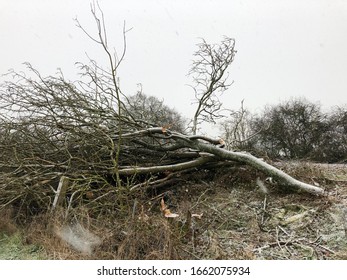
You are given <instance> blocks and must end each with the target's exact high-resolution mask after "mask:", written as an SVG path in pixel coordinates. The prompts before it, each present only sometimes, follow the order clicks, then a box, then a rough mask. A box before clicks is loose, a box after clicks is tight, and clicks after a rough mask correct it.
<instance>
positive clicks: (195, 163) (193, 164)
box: [118, 156, 215, 175]
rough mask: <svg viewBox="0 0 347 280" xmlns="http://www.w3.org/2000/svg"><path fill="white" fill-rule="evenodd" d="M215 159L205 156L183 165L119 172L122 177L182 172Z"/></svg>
mask: <svg viewBox="0 0 347 280" xmlns="http://www.w3.org/2000/svg"><path fill="white" fill-rule="evenodd" d="M213 159H215V157H214V156H204V157H200V158H197V159H195V160H192V161H188V162H183V163H177V164H170V165H161V166H151V167H137V166H134V167H129V168H123V169H119V170H118V172H119V174H120V175H134V174H146V173H158V172H164V171H182V170H186V169H189V168H194V167H198V166H201V165H202V164H204V163H207V162H209V161H212V160H213Z"/></svg>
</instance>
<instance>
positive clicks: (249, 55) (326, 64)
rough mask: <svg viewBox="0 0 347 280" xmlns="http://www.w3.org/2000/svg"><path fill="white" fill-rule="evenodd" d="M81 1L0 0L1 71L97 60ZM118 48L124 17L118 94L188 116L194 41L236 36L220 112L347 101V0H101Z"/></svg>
mask: <svg viewBox="0 0 347 280" xmlns="http://www.w3.org/2000/svg"><path fill="white" fill-rule="evenodd" d="M89 3H90V1H88V0H50V1H46V0H0V38H1V44H0V50H1V51H0V73H1V74H3V73H6V72H7V70H8V69H10V68H14V69H16V70H24V67H23V66H22V65H21V63H23V62H26V61H27V62H30V63H32V64H33V65H34V67H36V68H37V69H38V70H39V71H40V72H41V73H42V74H43V75H50V74H54V73H55V72H56V69H57V68H61V69H62V71H63V72H64V74H65V76H66V77H67V78H70V79H75V78H76V73H77V69H76V67H75V65H74V63H75V62H77V61H82V62H87V58H86V55H85V53H88V55H89V56H90V57H92V58H94V59H96V60H98V61H99V62H100V63H101V64H104V65H106V64H105V60H104V56H103V53H102V52H101V50H100V49H99V47H98V46H96V45H95V44H94V43H93V42H92V41H90V40H89V39H88V38H87V37H86V36H85V35H84V34H83V33H82V32H81V30H79V29H78V28H77V27H76V26H75V22H74V21H73V19H74V18H75V17H78V19H79V20H80V22H81V24H82V25H83V26H85V27H86V29H88V30H89V31H90V32H91V33H93V32H94V31H95V26H94V22H93V19H92V17H91V14H90V6H89ZM99 3H100V6H101V7H102V9H103V10H104V13H105V18H106V24H107V28H108V32H109V36H110V39H109V40H110V42H113V43H114V44H113V45H114V46H115V48H116V49H119V48H120V47H121V30H122V27H123V21H126V25H127V27H129V28H130V27H132V28H133V29H132V31H131V32H129V33H128V35H127V42H128V49H127V55H126V59H125V61H124V64H123V66H122V68H121V72H120V74H121V83H122V86H123V91H124V92H127V93H129V94H133V93H135V92H136V89H137V86H136V85H137V84H138V83H142V85H143V89H144V92H145V93H147V94H151V95H155V96H158V97H160V98H163V99H164V100H165V102H166V103H167V104H168V105H171V106H172V107H175V108H176V109H177V110H178V111H180V112H181V113H182V114H184V115H185V116H186V117H190V116H192V113H193V111H194V109H193V105H192V104H191V101H192V99H193V92H192V89H190V88H189V87H188V86H187V85H186V84H187V83H189V81H190V80H189V78H188V77H187V76H186V74H187V72H188V69H189V67H190V64H191V60H192V54H193V52H194V51H195V50H196V46H195V45H196V44H197V43H198V42H199V40H198V38H199V37H202V38H205V39H206V41H208V42H210V43H218V42H219V41H220V40H221V39H222V37H223V35H226V36H229V37H232V38H235V40H236V49H237V51H238V52H237V54H236V56H235V61H234V63H233V64H232V65H231V68H230V71H229V74H230V79H231V80H233V81H234V84H233V85H232V87H231V88H230V89H229V91H228V92H227V93H225V94H224V97H223V103H224V106H225V107H229V108H232V109H236V108H238V107H239V105H240V102H241V100H242V99H245V105H246V107H249V108H251V109H252V110H257V109H261V108H262V107H263V106H264V105H265V104H274V103H278V102H279V101H281V100H286V99H288V98H289V97H296V96H301V97H302V96H305V97H307V98H308V99H309V100H311V101H314V102H316V101H319V102H320V103H321V104H322V105H323V107H325V108H328V107H330V106H333V105H341V104H346V103H347V94H346V93H347V55H346V50H347V1H344V0H291V1H286V0H261V1H260V0H224V1H223V0H219V1H218V0H214V1H212V0H211V1H209V0H189V1H187V0H176V1H174V0H166V1H165V0H146V1H145V0H127V1H124V0H123V1H121V0H99Z"/></svg>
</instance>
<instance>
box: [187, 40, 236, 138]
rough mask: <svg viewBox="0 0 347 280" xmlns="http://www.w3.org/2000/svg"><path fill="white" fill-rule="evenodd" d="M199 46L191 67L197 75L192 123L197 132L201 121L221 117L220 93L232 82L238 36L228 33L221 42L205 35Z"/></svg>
mask: <svg viewBox="0 0 347 280" xmlns="http://www.w3.org/2000/svg"><path fill="white" fill-rule="evenodd" d="M197 46H198V50H197V51H196V52H195V53H194V61H193V64H192V67H191V69H190V71H189V75H190V76H191V77H192V78H193V84H192V85H191V87H192V88H193V90H194V92H195V99H196V103H197V108H196V111H195V114H194V117H193V127H192V131H193V134H194V135H195V134H196V133H197V129H198V125H199V124H200V123H201V122H215V120H216V119H219V118H220V117H221V114H220V110H221V108H222V103H221V102H220V100H219V98H218V96H219V95H220V94H222V93H223V92H225V91H226V90H227V89H228V87H229V86H230V85H231V83H227V79H228V73H227V69H228V67H229V66H230V64H231V63H232V62H233V60H234V56H235V53H236V51H235V49H234V47H235V40H234V39H232V38H229V37H225V38H224V39H223V40H222V41H221V43H220V44H218V45H211V44H208V43H207V42H206V41H205V40H204V39H202V42H201V43H199V44H198V45H197Z"/></svg>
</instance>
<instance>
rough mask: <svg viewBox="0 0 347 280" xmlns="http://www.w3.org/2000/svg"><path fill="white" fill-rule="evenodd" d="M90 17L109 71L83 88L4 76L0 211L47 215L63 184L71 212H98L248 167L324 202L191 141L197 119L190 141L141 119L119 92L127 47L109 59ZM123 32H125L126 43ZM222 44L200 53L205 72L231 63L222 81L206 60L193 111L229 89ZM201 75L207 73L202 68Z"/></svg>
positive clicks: (86, 74) (274, 173)
mask: <svg viewBox="0 0 347 280" xmlns="http://www.w3.org/2000/svg"><path fill="white" fill-rule="evenodd" d="M92 14H93V16H94V19H95V21H96V23H97V26H98V29H99V33H98V37H97V38H93V40H94V41H96V42H97V43H99V44H100V45H101V46H102V47H103V49H104V50H105V52H106V55H107V57H108V59H109V62H110V65H109V69H107V70H104V69H103V68H102V67H100V66H99V65H98V64H97V63H96V62H95V61H93V60H92V61H90V63H91V65H85V64H81V65H80V66H81V68H80V69H81V71H82V78H81V80H80V81H78V82H71V81H68V80H66V79H65V78H64V76H63V74H62V73H61V74H60V75H58V76H48V77H42V76H41V75H40V73H39V72H38V71H37V70H36V69H34V68H33V67H32V66H31V65H30V64H27V67H28V70H29V73H30V75H25V74H22V73H17V72H14V71H12V72H10V73H9V74H10V75H11V77H12V78H14V80H13V81H7V82H5V83H3V84H2V85H1V90H0V93H1V95H0V104H1V105H0V178H1V180H0V192H1V196H0V207H6V206H7V205H10V204H12V205H16V206H18V208H20V209H26V211H29V212H28V213H30V214H32V213H35V211H36V212H37V211H44V209H46V210H47V208H50V207H51V206H52V203H53V198H54V196H55V194H56V192H57V188H58V185H59V181H60V179H61V178H62V176H64V177H67V178H69V186H67V191H66V192H67V196H68V198H69V199H68V203H69V206H71V205H72V204H73V203H80V201H84V199H86V198H87V203H89V204H93V205H94V204H98V205H100V207H104V206H105V205H109V204H110V203H111V201H112V203H117V200H118V199H120V196H121V195H120V190H124V189H125V190H126V191H127V195H131V193H132V192H136V191H137V190H139V189H143V188H146V187H149V186H150V187H159V186H162V185H163V184H166V183H167V182H168V181H169V180H172V179H174V178H175V176H178V175H179V174H180V173H181V172H186V173H189V172H194V171H195V170H196V169H211V168H214V167H216V166H218V168H223V167H224V166H230V165H234V166H237V165H238V164H246V165H249V166H251V167H253V168H255V169H257V170H259V171H261V172H263V173H264V174H266V175H267V176H270V177H272V178H274V179H275V180H276V181H277V183H278V184H280V185H285V186H288V187H290V188H298V189H301V190H303V191H305V192H309V193H313V194H318V195H320V194H323V193H324V190H323V189H322V188H319V187H316V186H313V185H310V184H307V183H304V182H300V181H298V180H296V179H294V178H292V177H291V176H289V175H288V174H286V173H284V172H283V171H281V170H279V169H277V168H275V167H274V166H272V165H270V164H268V163H266V162H265V161H263V160H261V159H258V158H256V157H254V156H252V155H251V154H249V153H246V152H234V151H228V150H226V149H224V148H223V140H221V139H212V138H210V137H206V136H201V135H196V132H197V125H198V123H199V122H198V119H199V118H198V117H199V115H198V114H199V112H200V111H199V110H200V109H199V110H197V111H196V112H197V113H196V114H195V116H194V125H193V131H192V133H191V134H190V133H183V132H182V131H175V130H171V129H170V127H172V126H173V125H172V124H167V123H153V121H156V122H160V120H161V119H160V118H159V120H158V118H146V119H144V118H142V119H139V116H141V114H138V112H134V106H131V105H133V104H131V103H130V101H129V99H128V97H127V96H126V95H125V94H123V92H122V91H121V89H120V87H119V82H118V81H119V80H118V76H117V74H118V71H117V70H118V68H119V67H120V65H121V62H122V61H123V58H124V54H125V50H126V44H125V41H124V49H123V51H122V55H121V56H116V55H115V56H113V55H112V54H111V53H110V52H109V47H108V45H107V40H106V33H105V32H106V31H105V30H106V29H105V27H104V24H103V20H100V19H99V18H98V17H97V15H96V9H95V7H94V6H92ZM102 18H103V17H102ZM78 25H79V24H78ZM79 26H80V25H79ZM80 27H81V26H80ZM126 32H127V31H126V29H125V28H124V29H123V38H124V40H125V34H126ZM223 42H224V43H223V44H222V47H220V48H216V49H214V48H213V47H211V46H205V48H204V47H202V46H200V48H202V50H203V51H204V52H203V53H202V55H205V54H206V51H207V55H208V56H210V60H208V61H209V62H208V63H215V61H216V60H215V59H217V60H221V59H227V61H226V62H225V63H223V61H219V62H218V63H219V64H216V65H222V66H223V67H224V68H223V69H222V71H221V69H220V68H215V66H216V65H213V64H212V65H211V64H207V65H204V63H203V60H200V61H199V63H198V64H196V65H195V66H196V67H197V66H198V71H199V72H198V74H199V73H200V74H201V73H204V76H203V82H202V80H198V79H197V78H196V79H197V80H196V81H197V82H200V83H203V85H204V89H205V90H206V91H205V93H208V94H207V95H206V94H205V95H204V94H202V96H204V98H207V99H204V100H202V101H201V102H200V103H199V108H205V109H206V108H208V106H210V105H211V103H210V101H211V100H208V98H209V96H210V97H211V96H213V92H214V90H218V89H222V90H225V89H226V88H227V84H225V83H226V79H225V78H224V75H225V73H226V68H227V66H228V65H229V64H230V63H231V62H232V60H233V57H234V44H233V43H231V42H233V41H231V40H229V39H228V40H224V41H223ZM225 42H227V44H225ZM204 43H205V44H207V43H206V42H205V41H204ZM229 47H230V48H231V49H229V52H228V56H226V57H224V56H221V55H218V51H219V52H224V50H225V48H229ZM216 51H217V52H216ZM215 54H217V56H216V57H213V55H215ZM211 56H212V57H211ZM118 57H120V58H118ZM212 58H213V59H212ZM205 66H206V67H207V66H208V67H210V68H208V69H212V70H211V71H212V72H211V71H210V70H208V71H205V70H204V69H203V68H201V67H205ZM211 66H212V68H211ZM213 69H215V70H216V72H213ZM208 74H210V76H208ZM198 76H199V75H198ZM201 92H203V91H201ZM206 96H207V97H206ZM143 104H146V103H143ZM219 107H220V106H219V105H218V108H219ZM156 108H165V107H160V106H159V107H156ZM210 109H211V110H208V109H206V110H203V112H204V114H205V115H204V118H206V114H208V113H210V115H209V118H210V120H213V118H214V116H215V115H216V108H215V107H212V108H210ZM156 110H157V109H156ZM147 112H151V111H150V110H148V111H147ZM153 113H154V114H155V112H153ZM149 119H150V121H149ZM168 119H170V118H168ZM176 127H181V124H180V125H176ZM129 192H130V193H129ZM83 203H84V202H83ZM23 206H25V207H23Z"/></svg>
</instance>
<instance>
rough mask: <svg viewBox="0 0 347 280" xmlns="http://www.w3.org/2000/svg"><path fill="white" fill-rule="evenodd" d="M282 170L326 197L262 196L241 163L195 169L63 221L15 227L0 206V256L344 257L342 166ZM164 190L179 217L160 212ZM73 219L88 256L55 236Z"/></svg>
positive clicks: (41, 219)
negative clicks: (91, 241)
mask: <svg viewBox="0 0 347 280" xmlns="http://www.w3.org/2000/svg"><path fill="white" fill-rule="evenodd" d="M286 168H287V170H286V171H287V172H288V173H290V174H291V175H293V176H294V177H296V178H298V179H301V180H303V181H306V182H311V183H312V182H316V183H319V184H320V185H321V186H322V187H324V188H325V189H326V190H327V191H329V195H327V196H322V197H317V196H314V195H310V194H306V193H297V192H295V191H288V190H283V189H281V188H278V186H268V189H269V192H268V194H266V197H265V194H264V193H262V192H261V191H260V190H259V189H258V188H257V186H256V182H255V179H256V178H257V177H259V174H258V173H257V172H256V171H253V170H252V169H249V168H243V169H240V170H237V171H235V170H222V171H219V172H216V173H213V172H211V173H210V174H207V175H208V176H205V177H202V176H200V175H199V176H197V177H196V178H197V179H196V180H195V181H194V180H189V181H186V182H185V183H182V185H179V186H175V188H174V189H170V190H169V191H168V190H157V191H158V193H156V194H155V195H153V194H148V195H146V194H143V195H142V196H137V197H133V198H132V199H129V200H128V201H125V203H124V204H122V207H119V206H118V207H114V208H110V205H111V204H108V205H105V206H104V209H103V213H104V214H99V215H98V216H95V215H94V212H93V209H90V208H87V207H85V206H84V208H82V207H76V208H75V209H73V210H71V212H70V215H71V219H69V220H68V221H64V220H63V219H61V218H59V217H58V216H57V217H56V219H55V220H54V219H53V220H52V217H51V216H49V215H45V214H43V215H42V216H38V217H36V218H35V217H34V218H32V219H31V223H30V225H26V227H25V228H20V227H18V226H17V225H15V224H14V222H13V219H12V218H11V216H13V215H11V213H10V212H11V211H8V212H7V213H0V215H1V216H2V217H4V218H3V219H2V220H1V221H0V259H346V258H347V206H346V202H347V182H346V181H341V176H342V175H343V174H345V172H346V169H339V170H335V169H334V168H333V167H332V166H328V165H325V166H317V165H313V166H312V165H309V164H307V163H305V164H303V165H300V164H295V165H288V166H286ZM332 178H338V179H339V180H335V181H334V180H333V179H332ZM164 194H165V199H166V204H167V206H168V208H169V209H170V210H171V211H172V212H173V213H177V214H179V217H177V218H174V219H167V218H165V217H163V215H162V213H161V211H160V199H161V197H163V196H164ZM265 198H266V199H265ZM63 213H65V211H63ZM98 213H100V212H98ZM193 214H194V215H195V216H194V215H193ZM76 222H77V223H79V224H81V226H83V228H84V229H85V230H86V231H89V232H91V233H93V234H95V235H96V236H98V237H100V238H101V244H100V245H98V246H97V247H95V249H94V251H93V253H92V254H90V255H86V254H84V253H82V252H78V251H76V250H75V249H74V248H73V247H71V246H70V245H69V244H68V243H67V242H64V241H63V240H62V239H60V238H59V236H58V235H57V234H55V233H56V229H57V228H62V227H64V226H65V225H70V224H71V223H76Z"/></svg>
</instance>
